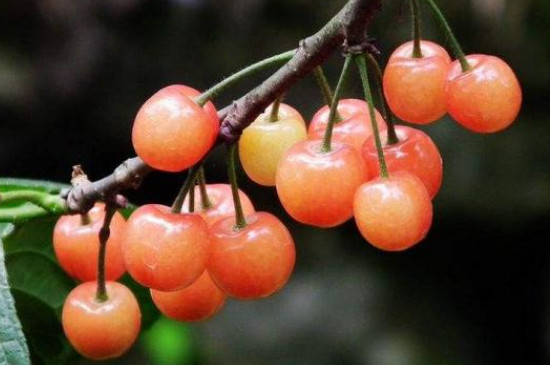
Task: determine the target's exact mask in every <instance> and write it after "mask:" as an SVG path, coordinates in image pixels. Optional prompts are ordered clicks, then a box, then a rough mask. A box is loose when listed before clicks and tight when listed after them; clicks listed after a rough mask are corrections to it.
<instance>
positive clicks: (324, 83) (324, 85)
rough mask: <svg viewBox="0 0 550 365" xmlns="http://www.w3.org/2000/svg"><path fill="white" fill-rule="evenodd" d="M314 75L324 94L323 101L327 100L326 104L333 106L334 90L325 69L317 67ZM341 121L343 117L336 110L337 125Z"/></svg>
mask: <svg viewBox="0 0 550 365" xmlns="http://www.w3.org/2000/svg"><path fill="white" fill-rule="evenodd" d="M313 74H314V75H315V79H316V80H317V84H318V85H319V88H320V89H321V93H322V94H323V99H325V103H326V104H327V105H332V100H333V95H332V88H331V87H330V83H329V82H328V79H327V76H326V75H325V72H324V71H323V68H322V67H321V66H317V67H315V68H314V69H313ZM341 120H342V116H341V115H340V113H338V110H336V123H338V122H339V121H341Z"/></svg>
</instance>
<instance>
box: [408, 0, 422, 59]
mask: <svg viewBox="0 0 550 365" xmlns="http://www.w3.org/2000/svg"><path fill="white" fill-rule="evenodd" d="M411 15H412V37H413V44H414V46H413V54H412V56H413V58H422V49H421V48H420V10H419V6H418V0H411Z"/></svg>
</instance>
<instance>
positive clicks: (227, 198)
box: [183, 184, 256, 227]
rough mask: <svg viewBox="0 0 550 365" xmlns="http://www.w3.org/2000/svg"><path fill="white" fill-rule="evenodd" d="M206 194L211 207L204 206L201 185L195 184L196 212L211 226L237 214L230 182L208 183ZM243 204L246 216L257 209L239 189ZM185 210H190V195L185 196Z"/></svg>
mask: <svg viewBox="0 0 550 365" xmlns="http://www.w3.org/2000/svg"><path fill="white" fill-rule="evenodd" d="M206 194H207V195H208V199H209V201H210V203H211V204H212V205H211V206H210V207H207V208H203V207H202V201H201V198H200V196H201V195H200V187H199V186H195V213H197V214H199V215H200V216H201V217H202V218H203V219H204V220H205V221H206V223H207V224H208V226H209V227H211V226H212V225H214V223H216V222H218V221H220V220H222V219H224V218H228V217H234V216H235V206H234V205H233V197H232V195H231V185H229V184H206ZM239 196H240V198H241V205H242V207H243V212H244V215H245V216H249V215H250V214H252V213H254V212H255V211H256V210H255V209H254V206H253V205H252V202H251V201H250V198H249V197H248V196H247V195H246V194H245V193H243V192H242V191H241V190H239ZM183 211H184V212H188V211H189V196H187V197H186V198H185V202H184V203H183Z"/></svg>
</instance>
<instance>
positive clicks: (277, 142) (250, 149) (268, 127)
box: [239, 103, 307, 186]
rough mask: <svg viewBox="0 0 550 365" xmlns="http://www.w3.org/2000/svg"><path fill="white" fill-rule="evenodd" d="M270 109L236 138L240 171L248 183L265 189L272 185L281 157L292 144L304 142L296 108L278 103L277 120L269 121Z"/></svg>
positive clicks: (303, 133) (302, 127)
mask: <svg viewBox="0 0 550 365" xmlns="http://www.w3.org/2000/svg"><path fill="white" fill-rule="evenodd" d="M271 108H272V106H270V107H268V108H267V109H266V111H265V112H264V113H262V114H260V115H259V116H258V118H256V120H255V121H254V122H252V124H250V125H249V126H248V127H246V128H245V129H244V131H243V134H242V136H241V138H240V139H239V157H240V160H241V164H242V166H243V169H244V171H245V172H246V174H247V175H248V177H250V179H251V180H252V181H254V182H256V183H258V184H260V185H265V186H275V175H276V173H277V165H278V164H279V160H280V159H281V157H282V155H283V154H284V153H285V152H286V151H287V150H288V149H289V148H290V147H292V145H294V144H295V143H297V142H300V141H303V140H306V139H307V131H306V123H305V121H304V119H303V118H302V116H301V115H300V113H299V112H298V111H297V110H296V109H294V108H292V107H291V106H289V105H287V104H283V103H281V104H280V106H279V119H278V120H277V121H276V122H271V121H270V120H269V117H270V114H271Z"/></svg>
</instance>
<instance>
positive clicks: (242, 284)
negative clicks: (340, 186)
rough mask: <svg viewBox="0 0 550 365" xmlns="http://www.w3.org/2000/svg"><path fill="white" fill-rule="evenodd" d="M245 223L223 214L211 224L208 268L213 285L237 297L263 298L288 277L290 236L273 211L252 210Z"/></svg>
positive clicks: (291, 257)
mask: <svg viewBox="0 0 550 365" xmlns="http://www.w3.org/2000/svg"><path fill="white" fill-rule="evenodd" d="M246 223H247V225H246V227H244V228H241V229H235V219H234V218H226V219H224V220H222V221H219V222H218V223H216V224H215V225H214V226H213V227H212V228H211V231H210V232H211V252H210V258H209V260H208V271H209V272H210V275H211V276H212V279H213V280H214V282H215V283H216V285H217V286H218V287H219V288H220V289H221V290H223V291H224V292H225V293H227V294H228V295H229V296H231V297H234V298H236V299H241V300H249V299H259V298H264V297H267V296H269V295H272V294H273V293H275V292H277V291H278V290H280V289H281V288H282V287H283V286H284V285H285V284H286V282H287V281H288V279H289V277H290V275H291V273H292V270H293V269H294V263H295V261H296V249H295V247H294V240H293V239H292V236H291V235H290V233H289V232H288V229H287V228H286V227H285V225H284V224H283V223H282V222H281V221H280V220H279V219H277V218H276V217H275V216H274V215H272V214H270V213H267V212H256V213H255V214H252V215H251V216H248V217H247V218H246Z"/></svg>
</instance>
